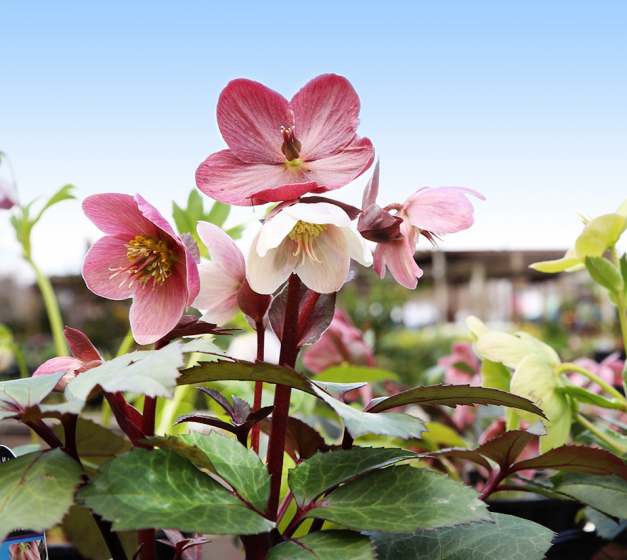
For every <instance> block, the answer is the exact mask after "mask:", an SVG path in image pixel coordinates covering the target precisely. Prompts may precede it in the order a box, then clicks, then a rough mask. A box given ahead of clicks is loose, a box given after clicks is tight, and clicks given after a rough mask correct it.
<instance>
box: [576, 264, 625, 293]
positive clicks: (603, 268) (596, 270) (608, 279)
mask: <svg viewBox="0 0 627 560" xmlns="http://www.w3.org/2000/svg"><path fill="white" fill-rule="evenodd" d="M585 264H586V268H587V269H588V272H589V273H590V277H591V278H592V279H593V280H594V281H595V282H596V283H597V284H599V285H600V286H603V287H604V288H606V289H607V290H610V291H611V292H622V291H623V290H624V289H625V285H624V283H623V277H622V276H621V273H620V271H619V270H618V268H616V266H615V265H614V264H613V263H611V262H610V261H608V260H607V259H605V258H603V257H586V260H585Z"/></svg>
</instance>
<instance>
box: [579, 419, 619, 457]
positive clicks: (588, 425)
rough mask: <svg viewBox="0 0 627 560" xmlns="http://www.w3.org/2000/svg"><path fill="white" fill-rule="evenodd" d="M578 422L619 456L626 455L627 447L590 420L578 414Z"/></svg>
mask: <svg viewBox="0 0 627 560" xmlns="http://www.w3.org/2000/svg"><path fill="white" fill-rule="evenodd" d="M577 422H579V423H580V424H581V425H582V426H583V427H584V428H586V429H588V430H589V431H590V432H592V433H593V434H594V435H595V436H597V437H598V438H599V439H600V440H601V441H603V442H605V443H606V444H607V445H609V446H610V447H611V448H612V449H614V450H615V451H616V452H617V453H618V454H619V455H625V454H626V453H627V447H625V446H623V445H621V444H620V443H617V442H616V441H614V440H613V439H612V438H611V437H609V436H608V435H607V434H606V433H604V432H603V430H600V429H599V428H597V427H596V426H595V425H594V424H593V423H592V422H590V420H588V419H587V418H585V417H584V416H583V415H582V414H577Z"/></svg>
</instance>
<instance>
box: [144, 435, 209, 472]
mask: <svg viewBox="0 0 627 560" xmlns="http://www.w3.org/2000/svg"><path fill="white" fill-rule="evenodd" d="M141 443H146V444H148V445H154V446H155V447H159V448H160V449H167V450H169V451H173V452H174V453H176V454H177V455H179V456H181V457H184V458H185V459H188V460H190V461H191V462H192V463H194V465H198V466H199V467H202V468H204V469H207V470H209V471H211V472H213V473H215V472H216V470H215V468H214V466H213V463H212V462H211V461H210V460H209V457H207V454H206V453H205V452H204V451H201V450H200V449H198V447H196V446H195V445H193V444H191V443H188V442H186V441H183V440H182V439H181V436H178V437H176V436H167V437H149V438H146V439H144V440H142V442H141Z"/></svg>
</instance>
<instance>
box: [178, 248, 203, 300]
mask: <svg viewBox="0 0 627 560" xmlns="http://www.w3.org/2000/svg"><path fill="white" fill-rule="evenodd" d="M182 248H183V251H184V253H185V276H186V283H187V301H186V303H185V308H186V309H187V308H188V307H189V306H190V305H191V304H192V302H193V301H194V300H195V299H196V296H197V295H198V292H199V291H200V277H199V275H198V265H197V264H196V261H195V260H194V257H193V256H192V254H191V253H190V251H189V249H188V248H187V247H185V246H184V245H183V247H182Z"/></svg>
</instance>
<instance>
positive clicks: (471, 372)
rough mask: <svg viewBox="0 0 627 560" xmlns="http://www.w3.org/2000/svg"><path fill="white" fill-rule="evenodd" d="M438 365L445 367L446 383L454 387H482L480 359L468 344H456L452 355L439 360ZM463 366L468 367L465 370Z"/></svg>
mask: <svg viewBox="0 0 627 560" xmlns="http://www.w3.org/2000/svg"><path fill="white" fill-rule="evenodd" d="M438 365H439V366H442V367H445V368H446V370H445V371H444V382H445V383H451V384H453V385H465V384H470V385H481V375H480V374H479V373H478V371H477V370H478V369H479V359H478V358H477V356H475V353H474V352H473V350H472V345H470V344H468V343H467V342H455V343H454V344H453V348H452V351H451V354H449V355H448V356H443V357H442V358H440V359H439V360H438ZM463 366H466V367H465V368H464V367H463Z"/></svg>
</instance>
